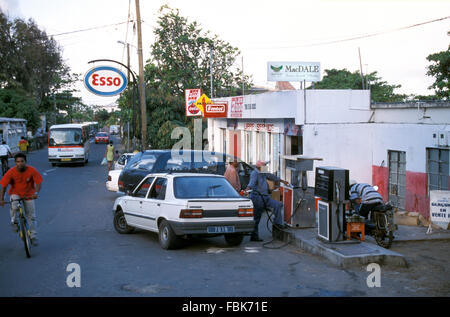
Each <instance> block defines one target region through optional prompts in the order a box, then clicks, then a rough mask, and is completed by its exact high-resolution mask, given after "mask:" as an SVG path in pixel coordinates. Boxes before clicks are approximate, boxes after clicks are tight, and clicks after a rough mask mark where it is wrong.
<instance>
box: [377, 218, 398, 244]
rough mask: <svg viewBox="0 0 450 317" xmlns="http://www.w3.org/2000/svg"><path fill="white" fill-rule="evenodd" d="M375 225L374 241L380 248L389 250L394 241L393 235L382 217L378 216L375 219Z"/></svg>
mask: <svg viewBox="0 0 450 317" xmlns="http://www.w3.org/2000/svg"><path fill="white" fill-rule="evenodd" d="M376 225H377V227H376V229H375V231H374V238H375V241H376V242H377V244H378V245H379V246H380V247H383V248H385V249H389V248H390V247H391V245H392V241H393V240H394V233H393V232H392V230H390V229H389V226H388V224H387V223H386V218H385V216H384V215H378V216H377V217H376Z"/></svg>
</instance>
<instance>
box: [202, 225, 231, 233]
mask: <svg viewBox="0 0 450 317" xmlns="http://www.w3.org/2000/svg"><path fill="white" fill-rule="evenodd" d="M207 230H208V233H233V232H234V226H223V227H208V229H207Z"/></svg>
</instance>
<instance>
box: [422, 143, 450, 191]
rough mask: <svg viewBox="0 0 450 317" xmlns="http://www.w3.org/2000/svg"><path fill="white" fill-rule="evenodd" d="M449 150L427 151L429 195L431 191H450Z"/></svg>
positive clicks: (429, 149)
mask: <svg viewBox="0 0 450 317" xmlns="http://www.w3.org/2000/svg"><path fill="white" fill-rule="evenodd" d="M449 152H450V151H449V150H447V149H438V148H428V149H427V175H428V193H429V191H430V190H449V189H450V188H449V179H448V178H449Z"/></svg>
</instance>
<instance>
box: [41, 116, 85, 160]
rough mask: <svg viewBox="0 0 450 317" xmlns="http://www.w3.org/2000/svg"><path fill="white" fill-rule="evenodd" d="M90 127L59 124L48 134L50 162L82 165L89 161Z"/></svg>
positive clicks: (75, 124) (51, 128) (53, 126)
mask: <svg viewBox="0 0 450 317" xmlns="http://www.w3.org/2000/svg"><path fill="white" fill-rule="evenodd" d="M89 144H90V141H89V125H87V124H77V123H71V124H57V125H52V126H51V127H50V129H49V132H48V160H49V162H50V163H51V164H52V166H55V165H56V164H58V163H62V164H63V163H82V164H83V165H84V164H86V163H88V161H89V149H90V146H89Z"/></svg>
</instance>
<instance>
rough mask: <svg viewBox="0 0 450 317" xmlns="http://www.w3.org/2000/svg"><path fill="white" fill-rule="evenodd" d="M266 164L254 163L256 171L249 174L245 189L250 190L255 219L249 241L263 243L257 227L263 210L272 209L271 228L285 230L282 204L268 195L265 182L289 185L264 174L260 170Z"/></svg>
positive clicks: (271, 175) (267, 187)
mask: <svg viewBox="0 0 450 317" xmlns="http://www.w3.org/2000/svg"><path fill="white" fill-rule="evenodd" d="M266 165H267V164H266V162H264V161H258V162H256V169H255V170H253V171H252V173H251V174H250V182H249V183H248V186H247V189H246V190H249V189H251V190H252V192H251V193H250V199H251V200H252V202H253V210H254V219H255V229H254V230H253V233H252V235H251V238H250V241H263V240H262V239H261V238H260V237H259V234H258V226H259V222H260V220H261V216H262V213H263V212H264V209H265V208H267V207H269V208H272V209H273V213H274V215H275V220H274V221H273V226H272V228H273V227H274V226H275V227H278V228H280V229H284V228H286V227H287V226H286V224H284V220H283V203H282V202H280V201H277V200H275V199H272V197H271V196H270V195H269V184H268V183H267V180H271V181H274V182H281V183H283V184H285V185H286V186H288V185H289V183H288V182H286V181H284V180H281V179H280V178H278V177H276V176H275V175H273V174H270V173H266V172H263V171H262V168H263V167H265V166H266Z"/></svg>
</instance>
